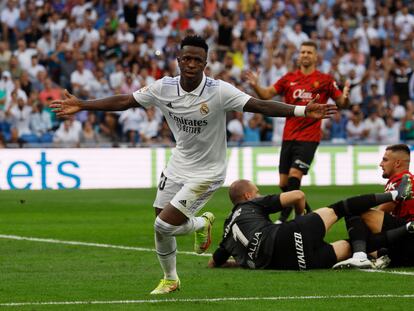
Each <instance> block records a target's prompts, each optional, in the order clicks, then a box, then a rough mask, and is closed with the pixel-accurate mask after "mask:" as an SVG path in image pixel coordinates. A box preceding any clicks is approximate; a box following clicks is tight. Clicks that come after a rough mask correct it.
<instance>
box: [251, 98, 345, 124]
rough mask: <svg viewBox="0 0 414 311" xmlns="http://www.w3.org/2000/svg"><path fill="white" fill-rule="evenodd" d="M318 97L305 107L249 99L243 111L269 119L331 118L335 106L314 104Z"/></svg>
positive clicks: (335, 108)
mask: <svg viewBox="0 0 414 311" xmlns="http://www.w3.org/2000/svg"><path fill="white" fill-rule="evenodd" d="M318 99H319V95H316V97H315V98H314V99H312V100H311V101H309V103H308V104H307V105H306V106H295V105H289V104H286V103H283V102H279V101H272V100H261V99H257V98H254V97H252V98H250V99H249V100H248V101H247V103H246V105H244V111H247V112H256V113H262V114H264V115H266V116H269V117H294V116H296V117H310V118H315V119H324V118H329V117H330V116H332V115H333V114H334V113H335V111H336V110H337V107H336V105H332V104H325V105H321V104H318V103H316V101H317V100H318Z"/></svg>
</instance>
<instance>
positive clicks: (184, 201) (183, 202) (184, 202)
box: [178, 200, 187, 206]
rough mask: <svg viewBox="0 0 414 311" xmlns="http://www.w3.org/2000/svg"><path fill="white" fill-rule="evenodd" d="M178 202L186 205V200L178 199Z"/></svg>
mask: <svg viewBox="0 0 414 311" xmlns="http://www.w3.org/2000/svg"><path fill="white" fill-rule="evenodd" d="M178 203H180V204H182V206H186V205H187V200H180V201H178Z"/></svg>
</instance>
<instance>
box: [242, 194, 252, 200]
mask: <svg viewBox="0 0 414 311" xmlns="http://www.w3.org/2000/svg"><path fill="white" fill-rule="evenodd" d="M244 198H245V199H246V201H250V200H251V199H252V198H253V194H252V193H251V192H245V193H244Z"/></svg>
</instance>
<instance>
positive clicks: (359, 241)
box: [332, 216, 374, 269]
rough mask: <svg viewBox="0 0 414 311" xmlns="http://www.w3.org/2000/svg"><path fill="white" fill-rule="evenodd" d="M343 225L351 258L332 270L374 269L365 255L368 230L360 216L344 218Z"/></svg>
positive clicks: (336, 265) (339, 263)
mask: <svg viewBox="0 0 414 311" xmlns="http://www.w3.org/2000/svg"><path fill="white" fill-rule="evenodd" d="M345 223H346V228H347V230H348V235H349V239H350V243H351V246H352V257H350V258H348V259H346V260H343V261H339V262H338V263H336V264H335V265H334V266H333V267H332V268H334V269H344V268H360V269H372V268H374V265H373V263H372V261H371V260H369V259H368V255H367V239H368V237H369V235H370V232H369V229H368V228H367V226H366V225H365V224H364V223H363V221H362V219H361V217H360V216H346V217H345Z"/></svg>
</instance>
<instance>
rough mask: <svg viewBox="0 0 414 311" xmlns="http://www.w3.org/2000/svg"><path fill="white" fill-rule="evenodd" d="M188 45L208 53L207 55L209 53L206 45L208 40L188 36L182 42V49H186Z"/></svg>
mask: <svg viewBox="0 0 414 311" xmlns="http://www.w3.org/2000/svg"><path fill="white" fill-rule="evenodd" d="M186 45H189V46H196V47H199V48H202V49H204V51H206V53H207V52H208V45H207V43H206V40H204V39H203V38H202V37H200V36H197V35H194V36H186V37H185V38H184V39H183V40H182V41H181V49H182V48H183V47H185V46H186Z"/></svg>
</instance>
